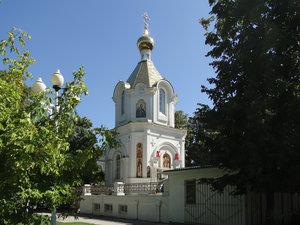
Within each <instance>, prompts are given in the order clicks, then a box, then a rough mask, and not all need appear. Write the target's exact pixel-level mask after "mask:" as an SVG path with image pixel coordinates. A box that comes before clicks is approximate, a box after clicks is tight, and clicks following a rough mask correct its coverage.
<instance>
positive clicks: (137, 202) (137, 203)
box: [135, 199, 139, 220]
mask: <svg viewBox="0 0 300 225" xmlns="http://www.w3.org/2000/svg"><path fill="white" fill-rule="evenodd" d="M135 204H136V219H137V220H139V200H138V199H137V200H135Z"/></svg>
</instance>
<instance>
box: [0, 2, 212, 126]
mask: <svg viewBox="0 0 300 225" xmlns="http://www.w3.org/2000/svg"><path fill="white" fill-rule="evenodd" d="M209 11H210V8H209V5H208V0H188V1H184V0H153V1H146V0H128V1H125V0H110V1H108V0H86V1H82V0H81V1H79V0H51V1H41V0H26V1H24V0H2V3H1V4H0V28H1V29H0V39H6V38H7V35H6V33H7V32H8V31H10V30H11V28H12V27H18V28H20V29H22V30H24V31H26V32H28V33H29V34H30V35H31V36H32V40H31V41H27V44H26V48H27V49H29V51H30V52H31V55H32V56H33V57H34V58H35V59H36V61H37V63H36V64H34V65H33V66H31V67H30V69H29V70H30V72H32V73H33V76H34V78H33V80H32V81H29V82H28V84H29V85H32V83H33V82H34V81H35V80H36V79H37V78H38V77H42V79H43V81H44V82H45V84H46V85H47V86H49V85H51V82H50V77H51V75H52V73H54V72H55V70H56V69H57V68H59V69H60V70H61V73H62V74H63V76H64V77H65V81H71V80H72V71H73V70H77V69H78V68H79V67H80V66H81V65H83V66H84V67H85V70H86V78H85V81H86V86H87V87H88V89H89V95H88V96H86V97H84V98H83V100H82V103H81V104H80V105H79V106H78V109H77V110H78V112H79V114H80V115H81V116H86V117H87V118H89V119H90V120H91V121H92V122H93V125H94V126H95V127H99V126H100V125H101V124H103V125H105V126H106V127H108V128H113V127H114V119H115V115H114V114H115V110H114V102H113V101H112V95H113V90H114V87H115V85H116V84H117V82H118V81H119V80H123V81H126V80H127V79H128V77H129V76H130V74H131V72H132V71H133V70H134V68H135V66H136V65H137V63H138V62H139V60H140V53H139V51H138V48H137V46H136V41H137V39H138V38H139V37H140V36H141V35H142V34H143V27H144V24H143V18H142V17H141V15H142V14H143V13H144V12H148V14H149V17H150V19H151V22H150V23H149V32H150V36H152V37H153V38H154V41H155V47H154V49H153V52H152V61H153V62H154V65H155V66H156V68H157V69H158V71H159V72H160V74H161V75H162V77H165V78H166V79H167V80H169V81H170V82H171V84H172V85H173V87H174V89H175V92H176V93H177V94H178V104H177V106H176V110H183V111H184V112H185V113H188V114H189V116H192V114H193V112H194V111H195V109H196V108H197V103H198V102H201V103H205V104H210V101H209V100H208V98H207V96H206V95H205V94H204V93H201V85H203V84H204V85H208V83H207V80H206V79H207V78H208V77H212V76H214V71H213V69H212V68H211V67H210V66H209V62H210V61H211V59H209V58H207V57H205V54H206V53H207V52H208V51H209V49H210V47H209V46H206V45H205V37H204V33H205V31H204V29H203V28H202V27H201V25H200V24H199V23H198V20H199V18H201V17H207V16H208V13H209Z"/></svg>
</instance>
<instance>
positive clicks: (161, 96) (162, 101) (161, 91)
mask: <svg viewBox="0 0 300 225" xmlns="http://www.w3.org/2000/svg"><path fill="white" fill-rule="evenodd" d="M159 111H160V112H161V113H163V114H166V93H165V91H164V89H162V88H160V89H159Z"/></svg>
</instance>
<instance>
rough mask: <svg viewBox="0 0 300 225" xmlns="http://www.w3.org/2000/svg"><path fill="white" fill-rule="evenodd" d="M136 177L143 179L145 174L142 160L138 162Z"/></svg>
mask: <svg viewBox="0 0 300 225" xmlns="http://www.w3.org/2000/svg"><path fill="white" fill-rule="evenodd" d="M136 177H143V173H142V159H138V161H137V171H136Z"/></svg>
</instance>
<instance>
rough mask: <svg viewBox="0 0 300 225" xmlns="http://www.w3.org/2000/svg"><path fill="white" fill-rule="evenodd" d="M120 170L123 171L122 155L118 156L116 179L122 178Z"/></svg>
mask: <svg viewBox="0 0 300 225" xmlns="http://www.w3.org/2000/svg"><path fill="white" fill-rule="evenodd" d="M120 171H121V157H120V155H117V156H116V179H120Z"/></svg>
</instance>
